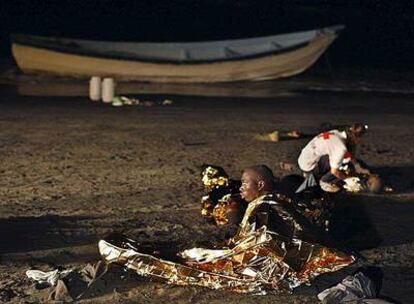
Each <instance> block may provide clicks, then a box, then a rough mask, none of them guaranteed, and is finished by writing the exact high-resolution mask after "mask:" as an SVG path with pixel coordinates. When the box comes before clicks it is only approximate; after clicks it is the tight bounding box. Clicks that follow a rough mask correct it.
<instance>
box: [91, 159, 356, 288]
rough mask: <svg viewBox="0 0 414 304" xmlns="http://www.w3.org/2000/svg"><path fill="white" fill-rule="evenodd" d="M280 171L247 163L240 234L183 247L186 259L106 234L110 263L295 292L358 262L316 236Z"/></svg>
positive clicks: (193, 281) (185, 278) (212, 284)
mask: <svg viewBox="0 0 414 304" xmlns="http://www.w3.org/2000/svg"><path fill="white" fill-rule="evenodd" d="M273 187H274V176H273V173H272V171H271V170H270V169H269V168H268V167H266V166H263V165H260V166H253V167H249V168H246V169H245V170H244V171H243V174H242V178H241V186H240V194H241V197H242V198H243V199H244V200H245V201H247V203H248V205H247V209H246V211H245V214H244V217H243V219H242V221H241V223H240V226H239V229H238V231H237V233H236V234H235V236H234V237H233V238H231V239H229V240H228V241H227V242H226V245H225V246H221V247H219V248H215V249H206V248H192V249H188V250H184V251H182V252H180V253H179V256H180V257H181V258H182V263H176V262H171V261H167V260H163V259H159V258H156V257H154V256H152V255H148V254H144V253H141V252H142V251H141V252H140V248H139V245H137V244H136V243H134V242H133V241H132V240H129V239H124V240H122V241H120V242H119V241H117V240H110V239H106V240H101V241H99V244H98V247H99V251H100V254H101V256H102V258H103V259H104V261H106V262H107V263H117V264H120V265H123V266H125V267H127V268H128V269H131V270H134V271H135V272H136V273H137V274H139V275H142V276H147V277H157V278H160V279H162V280H164V281H165V282H167V283H170V284H175V285H195V286H203V287H208V288H211V289H225V290H231V291H235V292H240V293H261V294H264V293H266V292H267V291H273V292H291V291H292V290H293V289H294V288H295V287H297V286H299V285H301V284H304V283H309V282H310V280H312V279H313V278H314V277H316V276H318V275H320V274H322V273H326V272H332V271H336V270H338V269H341V268H343V267H345V266H348V265H350V264H351V263H353V262H354V260H355V259H354V257H353V256H350V255H347V254H344V253H342V252H338V251H336V250H333V249H329V248H327V247H325V246H322V245H319V244H317V243H315V242H312V241H310V240H311V239H312V235H311V233H308V232H309V231H310V230H308V227H307V224H306V223H305V221H302V220H299V218H298V217H297V216H296V215H295V213H294V212H292V211H291V210H290V209H289V207H288V206H287V205H286V204H285V201H283V200H280V199H279V197H278V195H277V194H274V193H273V190H274V189H273Z"/></svg>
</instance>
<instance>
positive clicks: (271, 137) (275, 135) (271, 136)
mask: <svg viewBox="0 0 414 304" xmlns="http://www.w3.org/2000/svg"><path fill="white" fill-rule="evenodd" d="M254 139H256V140H260V141H271V142H277V141H279V132H278V131H273V132H271V133H265V134H256V135H255V136H254Z"/></svg>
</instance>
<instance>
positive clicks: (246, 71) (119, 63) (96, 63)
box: [12, 32, 337, 83]
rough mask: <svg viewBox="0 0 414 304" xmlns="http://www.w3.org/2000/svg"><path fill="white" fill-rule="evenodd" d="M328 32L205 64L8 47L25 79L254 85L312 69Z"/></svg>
mask: <svg viewBox="0 0 414 304" xmlns="http://www.w3.org/2000/svg"><path fill="white" fill-rule="evenodd" d="M336 37H337V34H336V33H334V32H331V33H324V34H323V35H319V36H318V37H316V38H315V39H313V40H312V41H310V42H309V43H308V44H306V45H304V46H301V47H299V48H296V49H294V50H290V51H286V52H283V53H275V54H267V55H265V56H259V57H255V58H247V59H240V60H230V61H218V62H208V63H185V64H180V63H157V62H147V61H137V60H123V59H110V58H102V57H94V56H87V55H79V54H71V53H67V52H60V51H56V50H50V49H46V48H41V47H36V46H30V45H24V44H22V43H17V42H15V43H13V44H12V53H13V56H14V58H15V60H16V62H17V65H18V66H19V68H20V69H21V70H22V71H23V72H25V73H48V74H54V75H61V76H69V77H76V78H88V77H91V76H94V75H96V76H101V77H106V76H110V77H115V78H116V79H117V80H138V81H144V82H161V83H214V82H233V81H260V80H270V79H277V78H282V77H289V76H293V75H296V74H299V73H301V72H303V71H305V70H306V69H308V68H309V67H310V66H311V65H312V64H314V63H315V62H316V61H317V59H318V58H319V57H320V56H321V55H322V54H323V52H324V51H325V50H326V49H327V48H328V47H329V45H330V44H331V43H332V42H333V41H334V40H335V38H336Z"/></svg>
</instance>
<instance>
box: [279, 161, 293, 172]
mask: <svg viewBox="0 0 414 304" xmlns="http://www.w3.org/2000/svg"><path fill="white" fill-rule="evenodd" d="M279 167H280V169H282V170H283V171H293V170H295V167H296V166H295V164H292V163H285V162H280V163H279Z"/></svg>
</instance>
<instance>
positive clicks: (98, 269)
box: [26, 261, 107, 301]
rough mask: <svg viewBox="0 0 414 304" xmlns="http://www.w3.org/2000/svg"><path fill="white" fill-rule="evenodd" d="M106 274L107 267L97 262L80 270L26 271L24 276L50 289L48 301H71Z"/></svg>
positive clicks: (79, 296) (80, 295) (78, 297)
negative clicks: (46, 285)
mask: <svg viewBox="0 0 414 304" xmlns="http://www.w3.org/2000/svg"><path fill="white" fill-rule="evenodd" d="M106 272H107V266H106V265H105V264H104V263H102V262H101V261H99V262H98V263H96V264H94V265H91V264H87V265H86V266H85V267H83V268H81V269H67V270H61V271H60V270H58V269H55V270H53V271H49V272H43V271H40V270H28V271H26V275H27V277H28V278H30V279H32V280H34V281H36V282H37V283H39V284H48V285H49V286H50V287H52V289H51V291H50V292H49V296H48V300H49V301H71V300H77V299H80V298H81V297H82V296H83V295H84V294H85V292H86V291H87V290H88V289H89V288H90V287H91V285H92V284H93V283H95V282H96V281H97V280H98V279H100V278H101V277H102V276H103V275H104V274H105V273H106Z"/></svg>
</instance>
